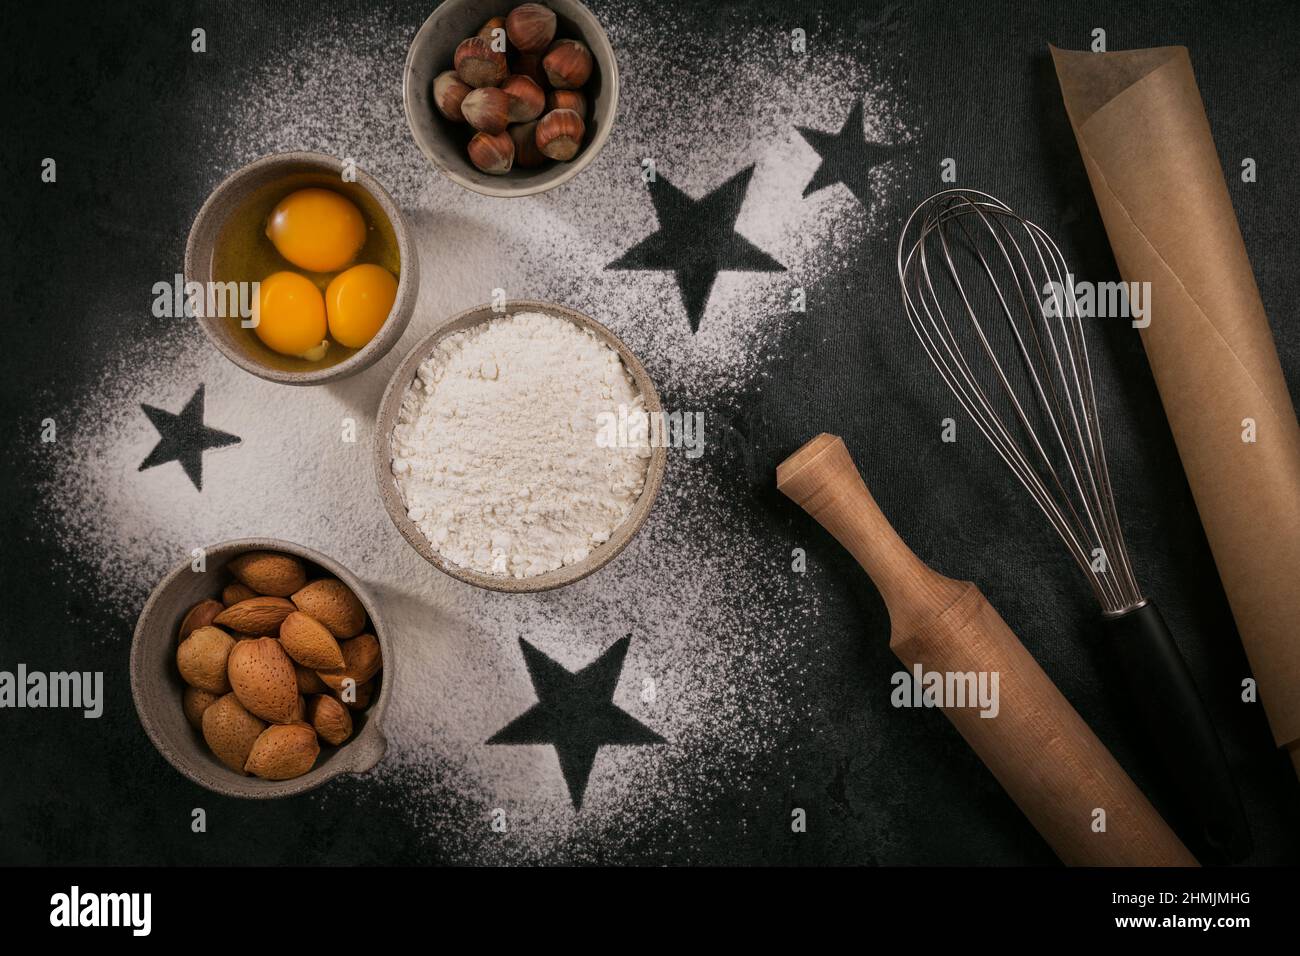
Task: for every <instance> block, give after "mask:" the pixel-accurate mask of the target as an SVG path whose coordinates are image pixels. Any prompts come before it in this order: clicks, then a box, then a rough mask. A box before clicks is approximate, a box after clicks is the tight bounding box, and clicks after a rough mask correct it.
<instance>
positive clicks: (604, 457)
mask: <svg viewBox="0 0 1300 956" xmlns="http://www.w3.org/2000/svg"><path fill="white" fill-rule="evenodd" d="M662 410H663V409H662V405H661V404H660V401H659V394H658V392H657V391H656V390H655V387H654V383H653V382H652V381H651V380H650V376H649V374H647V372H646V370H645V368H644V366H642V364H641V362H640V361H639V360H638V359H637V358H636V356H635V355H633V354H632V352H631V351H630V350H629V349H628V347H627V346H626V345H624V344H623V342H622V341H620V340H619V339H618V337H617V336H615V335H614V334H613V333H612V332H610V331H609V330H608V329H607V328H605V327H604V326H603V325H601V324H600V323H599V322H596V321H595V320H594V319H591V318H590V317H588V316H586V315H583V314H582V313H580V312H575V311H574V310H572V309H567V308H565V307H563V306H559V305H554V304H551V303H546V302H532V301H520V302H509V303H507V304H506V306H505V308H504V311H494V310H493V309H492V308H491V307H490V306H486V305H483V306H479V307H478V308H474V309H470V310H468V311H466V312H462V313H461V314H460V315H457V316H455V317H454V318H452V319H450V320H449V321H447V322H446V323H444V324H443V325H442V326H441V327H440V328H438V329H437V330H435V331H434V332H433V333H431V334H430V335H429V336H427V337H426V338H425V339H424V340H423V341H421V342H420V343H419V344H418V345H416V346H415V348H413V349H412V350H411V352H410V353H409V354H408V355H407V356H406V358H405V359H404V360H403V362H402V364H401V365H400V366H399V367H398V369H397V371H396V372H395V373H394V374H393V377H392V379H391V380H390V381H389V383H388V388H387V390H386V391H385V393H384V397H383V400H382V402H381V403H380V406H379V417H378V423H377V426H376V429H375V474H376V478H377V479H378V483H379V493H380V497H381V498H382V499H383V502H384V506H385V508H386V509H387V510H388V514H389V517H390V518H392V520H393V524H394V525H396V526H397V530H398V531H400V532H401V534H402V536H403V537H404V538H406V540H407V542H409V543H410V545H411V546H412V547H413V548H415V550H416V551H418V552H419V553H420V555H421V556H422V557H423V558H424V559H425V560H427V561H428V562H429V563H430V564H432V565H433V566H434V567H436V568H438V569H439V570H440V571H443V572H444V573H446V574H448V575H450V576H451V577H453V578H456V579H457V580H460V581H464V582H465V583H467V584H472V585H474V586H476V587H481V588H487V589H489V590H493V591H506V592H514V593H521V592H531V591H546V590H550V589H552V588H558V587H563V586H564V585H567V584H572V583H573V582H575V581H578V580H581V579H582V578H585V577H586V576H587V575H589V574H591V573H592V572H594V571H597V570H598V569H600V568H601V567H603V566H604V565H605V564H607V563H609V562H610V561H611V560H613V559H614V558H615V557H616V556H617V555H618V554H619V552H620V551H622V550H623V548H625V547H626V546H627V544H628V542H629V541H631V540H632V538H633V536H634V535H635V534H636V533H637V531H639V530H640V528H641V526H642V525H643V524H645V521H646V518H647V517H648V516H649V514H650V510H651V508H652V507H653V505H654V500H655V497H656V496H657V495H658V493H659V487H660V485H661V484H662V482H663V473H664V466H665V463H666V460H667V453H666V451H665V449H664V447H663V442H656V441H654V440H653V438H652V437H651V436H650V435H647V434H645V433H643V432H640V431H638V428H637V422H638V421H639V420H640V421H642V422H644V421H646V420H649V419H651V418H654V417H657V416H659V415H661V413H662ZM642 413H643V414H644V416H645V418H644V419H641V418H640V417H639V416H640V415H641V414H642Z"/></svg>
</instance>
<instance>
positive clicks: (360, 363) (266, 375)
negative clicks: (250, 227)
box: [185, 150, 420, 385]
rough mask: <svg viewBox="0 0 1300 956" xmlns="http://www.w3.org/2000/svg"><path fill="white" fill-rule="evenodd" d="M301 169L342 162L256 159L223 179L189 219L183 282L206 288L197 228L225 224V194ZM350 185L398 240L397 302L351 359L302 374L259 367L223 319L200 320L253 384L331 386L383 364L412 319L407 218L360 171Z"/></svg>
mask: <svg viewBox="0 0 1300 956" xmlns="http://www.w3.org/2000/svg"><path fill="white" fill-rule="evenodd" d="M304 165H306V166H314V167H316V168H317V169H318V170H319V171H320V172H329V173H336V174H337V173H341V172H342V169H343V163H342V161H341V160H339V159H337V158H336V157H334V156H327V155H326V154H324V153H314V152H310V151H305V150H299V151H295V152H287V153H272V154H271V155H269V156H263V157H261V158H260V159H255V160H253V161H252V162H251V163H249V164H248V165H246V166H241V167H240V168H239V169H237V170H235V171H234V172H233V173H231V174H230V175H229V176H227V177H226V178H225V179H223V180H222V181H221V182H220V183H219V184H218V185H217V187H216V188H215V189H213V190H212V192H211V193H210V194H209V195H208V198H207V199H206V200H205V201H204V203H203V205H202V206H200V207H199V211H198V214H197V215H196V216H195V217H194V222H193V224H192V225H191V226H190V232H189V236H188V237H187V238H186V240H185V281H186V282H207V281H209V280H210V279H211V278H212V260H211V251H210V250H209V254H208V257H207V260H206V261H205V262H202V263H200V262H199V261H198V260H199V254H200V251H199V249H198V237H199V235H200V233H201V232H202V228H203V227H205V226H206V225H207V220H208V219H210V218H212V217H214V216H217V215H219V214H220V215H223V218H224V215H225V214H226V213H219V211H218V207H219V206H220V205H221V203H222V202H223V201H224V200H225V199H226V197H227V195H228V194H229V193H231V192H232V191H233V190H236V189H238V188H239V187H240V186H241V184H242V183H244V182H245V181H246V180H248V179H250V178H252V177H253V176H254V175H256V174H258V173H260V172H262V171H263V170H265V169H269V168H274V167H276V166H284V167H301V166H304ZM355 183H356V185H358V186H360V187H361V188H362V189H364V190H365V191H366V192H367V193H369V194H370V196H371V197H372V198H373V199H374V200H375V202H376V203H378V204H379V207H380V208H381V209H382V210H383V211H384V215H385V216H387V217H388V222H389V224H390V225H391V226H392V227H393V235H394V236H396V238H397V255H398V260H399V265H400V269H401V275H399V276H398V278H397V297H396V298H395V299H394V300H393V308H392V310H391V311H390V312H389V313H388V318H387V319H386V320H385V321H384V324H383V325H382V326H381V327H380V329H379V332H378V334H376V335H375V337H374V338H373V339H371V340H370V341H369V342H367V343H366V345H365V347H363V348H362V349H360V350H359V351H358V352H357V353H356V354H355V355H353V356H351V357H350V358H348V359H345V360H344V361H342V362H339V363H338V364H337V365H330V366H328V367H326V368H320V369H312V370H309V371H305V372H291V371H287V370H284V369H276V368H270V367H268V366H266V365H262V364H261V363H260V362H257V361H256V360H255V359H253V358H251V357H250V356H248V355H246V354H244V353H243V352H241V351H239V350H238V349H236V348H233V347H231V345H230V344H229V343H228V342H226V340H225V339H224V338H222V336H221V334H220V333H219V332H218V331H217V329H216V328H215V326H214V324H213V323H216V322H221V321H223V320H222V319H220V318H204V319H201V320H200V321H199V325H200V326H201V327H202V329H203V331H204V333H205V334H206V335H207V337H208V339H209V340H210V341H211V342H212V344H213V345H215V346H216V347H217V348H218V349H219V350H220V351H221V353H222V354H223V355H225V357H226V358H228V359H230V361H232V362H234V363H235V364H236V365H238V366H239V367H240V368H242V369H244V370H245V371H247V372H251V373H252V374H254V375H256V376H257V377H258V378H263V379H266V380H267V381H270V382H279V383H280V384H282V385H323V384H325V383H326V382H335V381H338V380H340V379H344V378H347V377H348V376H350V375H355V374H356V373H358V372H361V371H364V370H365V369H367V368H369V367H370V366H371V365H373V364H374V363H375V362H377V361H379V360H380V359H381V358H383V357H384V356H385V355H386V354H387V353H388V351H389V350H390V349H391V348H392V347H393V346H394V345H396V344H397V340H398V339H400V338H401V337H402V333H403V332H405V331H406V327H407V325H409V324H410V321H411V315H412V314H413V313H414V311H415V298H416V295H417V294H418V292H419V288H420V259H419V255H418V254H417V253H416V248H415V239H414V235H413V233H412V231H411V227H410V224H409V223H408V222H407V221H406V217H405V216H403V215H402V211H401V210H400V209H399V208H398V206H397V203H395V202H394V201H393V197H392V196H390V195H389V194H388V191H387V190H386V189H384V187H383V186H382V185H380V183H379V181H378V180H377V179H375V178H374V177H373V176H371V175H370V174H369V173H367V172H366V171H365V170H364V169H360V168H357V170H356V180H355ZM220 228H221V223H218V224H217V227H216V230H215V233H214V234H216V235H219V234H220Z"/></svg>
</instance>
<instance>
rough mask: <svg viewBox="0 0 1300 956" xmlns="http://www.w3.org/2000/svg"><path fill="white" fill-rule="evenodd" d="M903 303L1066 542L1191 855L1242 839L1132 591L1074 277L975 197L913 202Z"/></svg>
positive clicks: (1011, 217) (1026, 231)
mask: <svg viewBox="0 0 1300 956" xmlns="http://www.w3.org/2000/svg"><path fill="white" fill-rule="evenodd" d="M898 278H899V282H900V284H901V286H902V294H903V308H904V311H906V313H907V317H908V320H909V321H910V322H911V324H912V329H913V331H915V332H916V335H917V337H918V338H919V339H920V341H921V344H922V346H923V347H924V348H925V352H926V354H927V355H928V356H929V357H930V361H931V362H932V363H933V364H934V366H935V368H936V369H937V370H938V372H939V374H940V376H941V377H942V378H943V380H944V382H945V384H947V386H948V387H949V388H950V389H951V390H952V392H953V394H954V395H955V396H956V397H957V400H958V402H960V404H961V406H962V408H963V409H965V411H966V413H967V414H968V415H970V417H971V419H972V420H973V421H974V423H975V425H976V427H977V428H978V429H979V431H980V433H981V434H982V435H983V436H984V438H985V439H986V440H987V441H988V442H989V444H990V445H992V446H993V448H994V450H995V451H996V452H997V453H998V455H999V456H1000V457H1001V459H1002V460H1003V462H1004V463H1005V464H1006V465H1007V467H1008V468H1010V469H1011V472H1012V474H1013V475H1015V477H1016V479H1017V480H1018V481H1019V482H1020V484H1021V485H1023V486H1024V488H1025V490H1026V491H1027V492H1028V493H1029V496H1030V497H1031V498H1032V499H1033V501H1034V503H1035V504H1036V505H1037V506H1038V508H1039V509H1040V510H1041V511H1042V512H1043V514H1044V515H1045V516H1046V517H1047V520H1048V521H1049V522H1050V524H1051V526H1052V527H1053V529H1055V531H1056V533H1057V534H1058V535H1059V536H1060V538H1061V540H1062V541H1063V542H1064V543H1065V546H1066V549H1067V550H1068V552H1069V553H1070V556H1071V557H1072V558H1073V559H1074V562H1075V564H1077V565H1078V567H1079V569H1080V571H1081V572H1082V573H1083V575H1084V577H1085V579H1086V580H1087V582H1088V584H1089V585H1090V586H1091V588H1092V591H1093V593H1094V595H1095V596H1096V598H1097V601H1098V603H1099V604H1100V605H1101V608H1102V612H1103V619H1104V621H1105V628H1106V630H1107V631H1108V632H1109V635H1110V638H1111V640H1110V643H1111V645H1112V647H1113V651H1114V653H1115V654H1116V655H1117V657H1118V658H1119V661H1120V664H1121V667H1122V669H1123V671H1124V673H1125V675H1126V677H1127V679H1128V681H1129V686H1128V690H1129V693H1130V695H1131V696H1132V697H1133V698H1134V702H1135V704H1136V707H1137V710H1138V712H1139V716H1140V718H1141V720H1142V723H1143V725H1144V726H1145V727H1146V728H1147V730H1148V732H1149V734H1150V740H1149V744H1150V746H1151V747H1152V748H1153V749H1154V750H1156V751H1157V753H1158V754H1159V755H1160V758H1161V759H1160V763H1161V764H1162V765H1163V767H1164V769H1165V772H1166V774H1167V776H1168V777H1169V781H1168V788H1169V791H1170V792H1171V793H1177V794H1178V795H1179V796H1181V798H1182V799H1181V800H1180V801H1179V803H1180V804H1181V806H1180V809H1181V810H1182V816H1183V818H1184V822H1185V823H1186V824H1187V825H1188V826H1189V827H1192V826H1194V827H1195V833H1194V834H1192V835H1194V836H1197V837H1199V839H1198V840H1191V841H1189V842H1191V843H1195V844H1197V845H1198V846H1199V848H1200V850H1201V853H1202V855H1210V856H1213V857H1215V858H1218V859H1222V860H1236V859H1240V858H1241V857H1243V856H1245V855H1247V854H1248V853H1249V852H1250V849H1251V839H1250V832H1249V829H1248V827H1247V825H1246V820H1245V815H1244V813H1243V812H1242V808H1241V802H1240V798H1239V797H1238V795H1237V790H1236V786H1235V785H1234V783H1233V780H1232V776H1231V774H1230V772H1229V770H1228V764H1227V760H1226V759H1225V757H1224V754H1223V749H1222V747H1221V746H1220V743H1219V739H1218V736H1217V735H1216V733H1215V731H1214V727H1213V725H1212V723H1211V722H1210V718H1209V715H1208V712H1207V711H1206V709H1205V706H1204V703H1203V701H1202V700H1201V698H1200V696H1199V694H1198V693H1197V691H1196V687H1195V684H1194V683H1193V682H1192V678H1191V674H1190V672H1189V671H1188V669H1187V664H1186V662H1185V661H1184V660H1183V658H1182V656H1181V655H1180V654H1179V652H1178V649H1177V646H1176V645H1175V644H1174V641H1173V638H1172V636H1171V635H1170V633H1169V630H1168V627H1167V626H1166V625H1165V622H1164V619H1163V618H1162V617H1161V615H1160V612H1159V610H1157V608H1156V607H1155V605H1154V604H1153V603H1151V602H1150V601H1149V600H1147V599H1146V598H1145V597H1144V596H1143V595H1142V591H1141V589H1140V588H1139V586H1138V583H1137V579H1136V577H1135V576H1134V573H1133V567H1132V563H1131V562H1130V560H1129V555H1128V550H1127V548H1126V547H1125V544H1124V534H1123V530H1122V528H1121V526H1120V522H1119V515H1118V512H1117V510H1116V507H1115V496H1114V494H1113V492H1112V490H1111V481H1110V472H1109V468H1108V466H1107V463H1106V451H1105V446H1104V443H1103V441H1102V432H1101V416H1100V414H1099V413H1098V408H1097V398H1096V393H1095V391H1094V389H1093V378H1092V367H1091V363H1090V361H1089V358H1088V346H1087V341H1086V339H1085V336H1084V316H1083V315H1081V314H1080V311H1081V310H1080V302H1079V298H1078V296H1077V295H1076V286H1075V281H1074V276H1073V274H1072V273H1071V271H1070V268H1069V266H1068V264H1067V263H1066V261H1065V257H1064V256H1063V255H1062V254H1061V250H1060V249H1059V248H1058V247H1057V245H1056V243H1055V242H1053V241H1052V239H1051V237H1050V236H1048V235H1047V233H1045V232H1044V231H1043V230H1042V229H1040V228H1039V227H1038V226H1036V225H1034V223H1032V222H1030V221H1029V220H1027V219H1025V218H1024V217H1023V216H1020V215H1018V214H1017V213H1015V212H1014V211H1013V210H1012V209H1011V208H1010V207H1009V206H1007V205H1006V204H1005V203H1003V202H1001V201H1000V200H998V199H995V198H994V197H992V196H990V195H988V194H987V193H982V192H978V191H976V190H971V189H950V190H945V191H944V192H940V193H937V194H936V195H934V196H931V197H930V198H929V199H927V200H925V201H924V202H923V203H921V205H920V206H918V207H917V209H916V210H915V211H914V212H913V213H912V215H911V216H910V217H909V218H908V220H907V222H906V223H905V224H904V226H903V231H902V235H901V236H900V238H899V243H898Z"/></svg>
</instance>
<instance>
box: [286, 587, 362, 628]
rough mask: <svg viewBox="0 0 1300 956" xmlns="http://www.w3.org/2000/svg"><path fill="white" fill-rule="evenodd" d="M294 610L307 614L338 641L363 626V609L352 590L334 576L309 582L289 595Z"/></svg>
mask: <svg viewBox="0 0 1300 956" xmlns="http://www.w3.org/2000/svg"><path fill="white" fill-rule="evenodd" d="M291 600H292V601H293V603H294V604H295V605H297V607H298V610H300V611H302V612H303V613H304V614H310V615H311V616H312V617H314V618H315V619H316V620H318V621H320V622H321V623H322V624H324V625H325V626H326V627H328V628H329V630H330V633H331V634H333V635H334V636H335V637H337V638H338V639H339V640H341V641H342V640H345V639H347V638H349V637H356V636H357V635H358V634H360V633H361V629H362V628H364V627H365V626H366V609H365V608H364V607H362V606H361V602H360V601H359V600H357V596H356V595H355V594H353V593H352V589H351V588H349V587H348V586H347V585H346V584H344V583H343V582H342V581H340V580H339V579H338V578H321V579H320V580H319V581H313V582H311V584H309V585H307V586H306V587H305V588H303V589H302V590H301V591H295V592H294V595H293V597H292V598H291Z"/></svg>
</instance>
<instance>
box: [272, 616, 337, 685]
mask: <svg viewBox="0 0 1300 956" xmlns="http://www.w3.org/2000/svg"><path fill="white" fill-rule="evenodd" d="M280 644H281V646H283V647H284V650H285V653H287V654H288V655H289V656H290V657H292V658H293V659H294V660H295V661H297V662H298V663H299V664H301V665H302V666H303V667H310V668H311V669H312V670H314V671H334V670H339V669H340V668H341V667H343V652H342V651H340V650H339V642H338V641H336V640H334V635H333V634H331V633H330V632H329V628H327V627H326V626H325V625H324V624H322V623H321V622H320V621H318V620H316V619H315V618H314V617H312V616H311V615H309V614H303V613H302V611H294V612H293V613H292V614H290V615H289V616H288V617H286V618H285V619H284V623H283V624H281V625H280Z"/></svg>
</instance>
